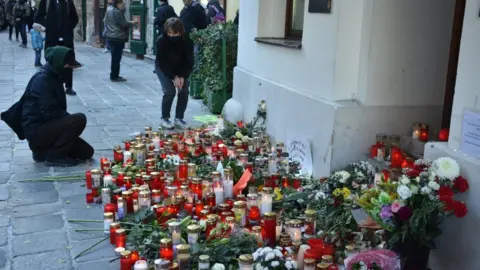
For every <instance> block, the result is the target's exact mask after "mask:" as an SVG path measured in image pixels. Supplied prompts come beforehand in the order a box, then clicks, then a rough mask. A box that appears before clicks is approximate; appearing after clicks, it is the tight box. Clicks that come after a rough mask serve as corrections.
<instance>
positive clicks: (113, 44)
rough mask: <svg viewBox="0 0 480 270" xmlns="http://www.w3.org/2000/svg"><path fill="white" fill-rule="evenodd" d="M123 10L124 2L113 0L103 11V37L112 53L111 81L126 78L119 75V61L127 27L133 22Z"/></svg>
mask: <svg viewBox="0 0 480 270" xmlns="http://www.w3.org/2000/svg"><path fill="white" fill-rule="evenodd" d="M124 10H125V3H124V2H123V0H114V2H113V5H112V6H109V7H108V8H107V12H106V13H105V19H104V23H105V37H106V38H107V40H108V43H109V44H110V50H111V54H112V58H111V59H112V60H111V67H110V80H111V81H112V82H125V81H126V80H127V79H125V78H123V77H120V62H121V61H122V55H123V49H124V48H125V43H126V42H127V41H128V33H129V29H130V28H131V27H133V25H134V22H131V21H127V20H126V19H125V15H124V14H123V12H124ZM135 23H137V22H135Z"/></svg>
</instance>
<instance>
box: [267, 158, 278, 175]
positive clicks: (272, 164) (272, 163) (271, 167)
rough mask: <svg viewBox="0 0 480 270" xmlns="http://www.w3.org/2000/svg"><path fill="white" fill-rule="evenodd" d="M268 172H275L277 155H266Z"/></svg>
mask: <svg viewBox="0 0 480 270" xmlns="http://www.w3.org/2000/svg"><path fill="white" fill-rule="evenodd" d="M268 172H269V173H276V172H277V155H275V154H269V155H268Z"/></svg>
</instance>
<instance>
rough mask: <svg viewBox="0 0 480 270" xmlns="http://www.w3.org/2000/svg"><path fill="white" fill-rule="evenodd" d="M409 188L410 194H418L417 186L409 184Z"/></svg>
mask: <svg viewBox="0 0 480 270" xmlns="http://www.w3.org/2000/svg"><path fill="white" fill-rule="evenodd" d="M410 190H411V191H412V194H418V187H417V186H413V185H412V186H410Z"/></svg>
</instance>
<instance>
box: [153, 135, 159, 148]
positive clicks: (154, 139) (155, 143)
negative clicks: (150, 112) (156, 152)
mask: <svg viewBox="0 0 480 270" xmlns="http://www.w3.org/2000/svg"><path fill="white" fill-rule="evenodd" d="M152 142H153V145H154V146H155V148H154V149H160V138H159V137H153V139H152Z"/></svg>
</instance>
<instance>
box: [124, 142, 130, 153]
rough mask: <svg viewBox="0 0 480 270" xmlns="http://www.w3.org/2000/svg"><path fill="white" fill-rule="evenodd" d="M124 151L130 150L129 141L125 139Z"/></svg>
mask: <svg viewBox="0 0 480 270" xmlns="http://www.w3.org/2000/svg"><path fill="white" fill-rule="evenodd" d="M125 151H130V142H129V141H125Z"/></svg>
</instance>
